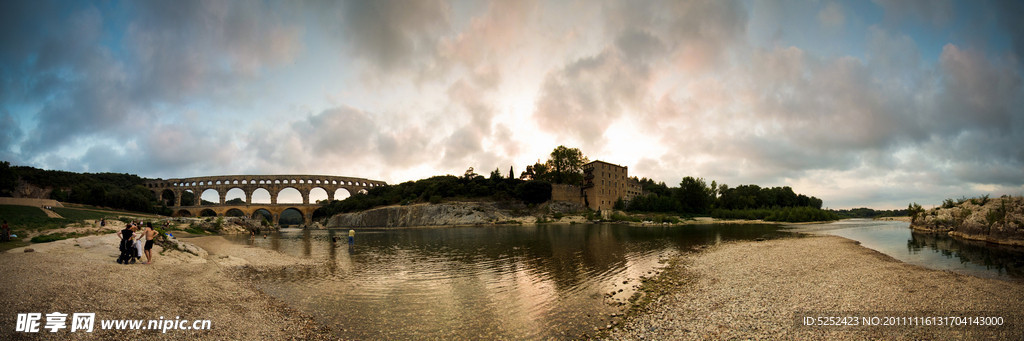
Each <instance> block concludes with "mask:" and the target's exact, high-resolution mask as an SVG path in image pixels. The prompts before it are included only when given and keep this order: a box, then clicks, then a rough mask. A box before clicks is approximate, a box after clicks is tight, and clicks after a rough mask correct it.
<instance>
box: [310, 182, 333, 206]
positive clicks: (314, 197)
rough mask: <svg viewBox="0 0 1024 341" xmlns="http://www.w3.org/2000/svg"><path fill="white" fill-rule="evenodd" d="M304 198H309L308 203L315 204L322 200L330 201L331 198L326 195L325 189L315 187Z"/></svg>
mask: <svg viewBox="0 0 1024 341" xmlns="http://www.w3.org/2000/svg"><path fill="white" fill-rule="evenodd" d="M306 197H307V198H309V203H317V202H320V201H324V200H330V199H331V197H332V196H331V195H328V194H327V190H326V189H324V188H323V187H320V186H317V187H313V188H312V189H310V190H309V194H308V195H307V196H306Z"/></svg>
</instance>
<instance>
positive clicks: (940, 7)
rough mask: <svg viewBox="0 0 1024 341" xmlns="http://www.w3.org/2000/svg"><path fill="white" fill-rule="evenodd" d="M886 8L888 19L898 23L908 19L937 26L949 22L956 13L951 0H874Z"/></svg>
mask: <svg viewBox="0 0 1024 341" xmlns="http://www.w3.org/2000/svg"><path fill="white" fill-rule="evenodd" d="M873 2H874V3H875V4H878V5H879V6H881V7H882V9H884V10H885V16H886V20H888V21H890V22H893V23H896V22H901V21H905V20H907V19H912V20H918V21H921V22H924V23H928V24H931V25H935V26H941V25H944V24H946V23H948V22H949V21H950V20H951V19H952V18H953V14H954V9H953V2H952V1H951V0H873Z"/></svg>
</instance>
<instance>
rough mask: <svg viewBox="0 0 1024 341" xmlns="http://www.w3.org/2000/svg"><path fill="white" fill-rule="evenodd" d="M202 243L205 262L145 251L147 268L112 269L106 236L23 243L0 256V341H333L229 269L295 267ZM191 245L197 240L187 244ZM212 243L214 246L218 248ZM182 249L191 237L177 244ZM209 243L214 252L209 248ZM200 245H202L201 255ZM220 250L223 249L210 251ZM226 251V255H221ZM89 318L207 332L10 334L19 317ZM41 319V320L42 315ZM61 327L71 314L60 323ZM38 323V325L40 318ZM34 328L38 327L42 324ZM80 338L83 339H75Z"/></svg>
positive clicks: (110, 239)
mask: <svg viewBox="0 0 1024 341" xmlns="http://www.w3.org/2000/svg"><path fill="white" fill-rule="evenodd" d="M201 238H210V239H212V240H211V241H201V242H204V243H206V244H207V246H206V247H203V249H206V250H207V251H208V252H209V251H214V252H213V253H209V255H208V256H206V257H199V256H196V255H193V254H190V253H185V252H181V251H176V250H166V251H165V250H163V249H162V248H161V247H160V246H159V245H157V246H154V248H153V255H154V256H153V261H154V262H153V264H149V265H141V264H132V265H121V264H117V263H116V262H114V260H115V259H116V258H117V255H118V254H119V252H118V250H117V241H118V239H117V237H116V235H114V234H104V235H97V236H87V237H80V238H72V239H66V240H61V241H55V242H50V243H43V244H32V245H30V246H28V247H27V248H31V249H33V252H24V250H25V247H23V248H16V249H12V250H8V251H6V252H4V253H3V254H2V257H3V261H2V262H0V271H2V272H3V273H4V274H5V276H3V277H0V287H3V288H4V290H5V295H0V316H3V317H4V321H5V322H4V326H3V331H0V339H8V340H9V339H38V338H46V337H52V336H57V337H59V338H80V337H93V338H95V337H98V338H101V339H129V338H137V337H153V336H156V337H159V338H161V339H163V338H167V339H217V340H250V339H302V340H331V339H335V337H334V335H333V334H332V333H331V331H330V329H329V327H326V326H323V325H320V324H319V323H318V322H316V321H315V320H314V319H313V318H312V316H310V315H308V314H305V313H303V312H301V311H299V310H297V309H295V308H293V307H290V306H288V305H287V304H286V303H284V302H283V301H280V300H278V299H277V298H274V297H272V296H270V295H267V294H265V293H263V292H261V291H259V290H258V289H257V288H256V286H255V285H254V284H252V283H250V282H247V281H244V280H242V279H240V276H237V275H236V273H237V272H238V271H241V269H243V268H244V267H256V268H259V267H272V266H276V265H277V264H280V263H283V262H288V263H289V264H301V262H300V261H297V260H295V259H291V258H289V257H288V256H287V255H281V254H279V253H276V252H274V254H273V255H270V254H266V252H273V251H267V250H261V249H256V248H248V250H245V249H246V247H245V246H243V245H237V244H235V246H237V248H235V247H228V246H225V247H221V248H219V249H218V248H217V247H215V246H217V245H223V244H228V243H230V242H228V241H227V240H225V239H223V238H221V237H220V236H212V237H201ZM196 239H199V238H196ZM218 240H219V242H218ZM182 241H184V242H186V243H191V242H192V238H189V239H183V240H182ZM211 246H213V247H211ZM207 247H210V248H209V249H207ZM217 252H223V253H217ZM227 253H230V254H227ZM52 312H61V313H67V314H69V315H70V314H72V313H95V314H96V320H108V319H114V320H121V319H138V320H158V319H160V318H161V317H163V318H164V319H175V318H176V317H180V318H181V319H182V320H190V321H192V320H210V322H211V324H212V325H211V327H210V329H209V330H173V329H172V330H167V332H166V333H160V331H159V330H102V329H100V322H99V321H95V323H94V331H93V332H92V333H83V332H80V331H79V332H75V333H71V332H70V331H69V329H63V330H60V331H58V332H57V333H55V334H50V332H49V330H46V329H40V332H39V333H23V332H15V320H16V316H17V314H20V313H42V314H44V315H45V314H48V313H52ZM44 319H45V318H44ZM68 319H69V321H70V317H68ZM43 322H45V320H44V321H43ZM41 326H42V325H41ZM77 334H84V335H77Z"/></svg>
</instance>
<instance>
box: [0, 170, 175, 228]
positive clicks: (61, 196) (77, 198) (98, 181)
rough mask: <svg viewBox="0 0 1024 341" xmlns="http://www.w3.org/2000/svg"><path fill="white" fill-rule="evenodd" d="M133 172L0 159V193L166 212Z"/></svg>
mask: <svg viewBox="0 0 1024 341" xmlns="http://www.w3.org/2000/svg"><path fill="white" fill-rule="evenodd" d="M148 180H150V179H146V178H143V177H140V176H138V175H135V174H121V173H74V172H67V171H55V170H45V169H39V168H35V167H25V166H11V165H10V163H9V162H7V161H2V162H0V196H6V197H24V198H38V199H54V200H58V201H63V202H73V203H79V204H86V205H93V206H101V207H110V208H117V209H123V210H129V211H135V212H146V213H157V214H164V215H170V213H171V212H170V209H168V208H167V207H163V206H161V205H160V203H159V202H158V200H157V198H156V197H155V196H154V195H153V192H152V191H150V190H149V189H148V188H146V187H144V186H143V184H144V183H145V182H146V181H148Z"/></svg>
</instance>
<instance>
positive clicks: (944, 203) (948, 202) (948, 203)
mask: <svg viewBox="0 0 1024 341" xmlns="http://www.w3.org/2000/svg"><path fill="white" fill-rule="evenodd" d="M953 206H956V203H955V202H953V199H949V198H947V199H946V200H943V201H942V208H953Z"/></svg>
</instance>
